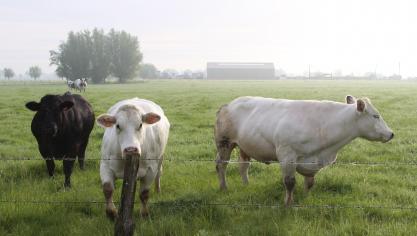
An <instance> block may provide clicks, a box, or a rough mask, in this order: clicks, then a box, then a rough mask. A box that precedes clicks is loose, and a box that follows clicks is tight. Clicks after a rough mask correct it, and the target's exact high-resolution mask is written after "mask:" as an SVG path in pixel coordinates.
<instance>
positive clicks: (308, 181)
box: [304, 176, 314, 193]
mask: <svg viewBox="0 0 417 236" xmlns="http://www.w3.org/2000/svg"><path fill="white" fill-rule="evenodd" d="M313 185H314V176H304V192H305V193H308V191H309V190H310V189H311V187H313Z"/></svg>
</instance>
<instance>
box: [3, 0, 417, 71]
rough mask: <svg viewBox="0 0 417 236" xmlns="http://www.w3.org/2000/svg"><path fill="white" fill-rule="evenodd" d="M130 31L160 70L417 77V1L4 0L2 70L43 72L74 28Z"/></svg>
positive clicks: (146, 58)
mask: <svg viewBox="0 0 417 236" xmlns="http://www.w3.org/2000/svg"><path fill="white" fill-rule="evenodd" d="M94 27H98V28H103V29H104V30H106V31H107V30H109V29H110V28H115V29H116V30H125V31H127V32H129V33H131V34H133V35H136V36H137V37H138V38H139V41H140V46H141V50H142V52H143V54H144V61H145V62H150V63H153V64H155V65H156V66H157V67H158V68H160V69H166V68H174V69H177V70H184V69H205V66H206V62H207V61H226V62H228V61H231V62H274V63H275V66H276V67H277V68H282V69H283V70H284V71H286V72H288V73H293V74H302V73H303V72H305V71H308V65H309V64H310V65H311V70H312V71H316V70H321V71H324V72H335V71H336V70H338V69H339V70H341V71H342V72H343V74H349V73H355V74H363V73H365V72H368V71H369V72H374V71H375V69H376V71H377V73H384V74H386V75H391V74H393V73H398V69H399V68H398V65H399V63H401V74H402V75H403V76H417V1H413V0H385V1H384V0H380V1H377V0H310V1H308V0H304V1H302V0H256V1H254V0H233V1H232V0H206V1H200V0H166V1H161V0H152V1H149V0H148V1H143V0H136V1H135V0H126V1H123V0H119V1H115V0H114V1H111V0H71V1H69V0H65V1H62V0H50V1H47V0H0V68H4V67H12V68H13V69H14V70H15V72H17V73H18V74H19V73H24V72H25V71H27V68H28V67H29V66H31V65H39V66H41V68H42V69H43V71H44V72H52V71H54V69H55V68H54V67H51V66H49V50H51V49H56V48H57V46H58V44H59V43H60V41H63V40H65V39H66V37H67V33H68V32H69V31H71V30H73V31H79V30H83V29H93V28H94Z"/></svg>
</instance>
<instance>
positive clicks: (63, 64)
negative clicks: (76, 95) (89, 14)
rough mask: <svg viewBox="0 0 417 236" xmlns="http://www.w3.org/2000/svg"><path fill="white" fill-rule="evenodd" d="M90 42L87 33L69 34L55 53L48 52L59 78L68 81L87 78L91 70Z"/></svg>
mask: <svg viewBox="0 0 417 236" xmlns="http://www.w3.org/2000/svg"><path fill="white" fill-rule="evenodd" d="M91 51H92V41H91V34H90V32H89V31H87V30H86V31H82V32H77V33H74V32H69V34H68V38H67V41H65V42H62V43H61V44H60V45H59V47H58V50H57V51H54V50H52V51H50V62H51V64H52V65H56V66H57V69H56V73H57V75H58V76H59V77H65V78H67V79H70V80H75V79H81V78H88V77H89V75H90V69H91Z"/></svg>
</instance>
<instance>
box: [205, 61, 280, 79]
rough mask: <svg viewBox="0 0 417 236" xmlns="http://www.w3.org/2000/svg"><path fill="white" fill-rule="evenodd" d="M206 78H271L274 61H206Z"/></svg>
mask: <svg viewBox="0 0 417 236" xmlns="http://www.w3.org/2000/svg"><path fill="white" fill-rule="evenodd" d="M207 79H212V80H271V79H275V67H274V63H238V62H233V63H231V62H208V63H207Z"/></svg>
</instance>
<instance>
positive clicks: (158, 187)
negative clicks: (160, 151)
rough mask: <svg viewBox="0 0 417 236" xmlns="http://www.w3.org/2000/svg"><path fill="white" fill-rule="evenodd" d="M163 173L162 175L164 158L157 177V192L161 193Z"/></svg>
mask: <svg viewBox="0 0 417 236" xmlns="http://www.w3.org/2000/svg"><path fill="white" fill-rule="evenodd" d="M161 175H162V160H161V162H160V163H159V166H158V173H157V174H156V177H155V192H157V193H160V192H161Z"/></svg>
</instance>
